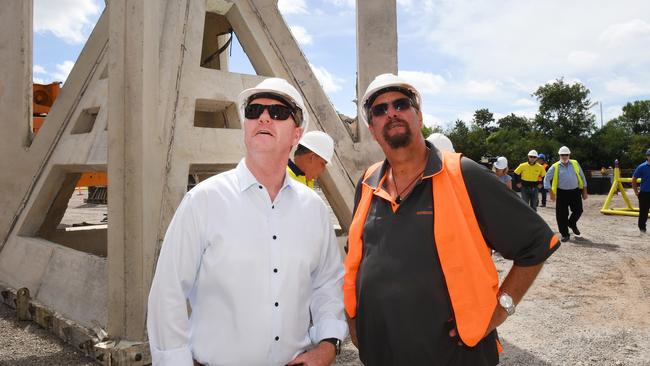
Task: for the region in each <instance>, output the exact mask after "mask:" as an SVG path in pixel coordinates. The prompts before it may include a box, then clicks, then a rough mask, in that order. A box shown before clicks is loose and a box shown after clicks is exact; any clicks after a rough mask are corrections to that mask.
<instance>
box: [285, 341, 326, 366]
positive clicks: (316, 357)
mask: <svg viewBox="0 0 650 366" xmlns="http://www.w3.org/2000/svg"><path fill="white" fill-rule="evenodd" d="M335 359H336V347H334V345H333V344H331V343H328V342H320V343H319V344H318V346H316V347H315V348H312V349H311V350H309V351H307V352H305V353H301V354H299V355H298V356H297V357H296V358H294V359H293V360H292V361H291V362H289V363H288V364H287V365H305V366H329V365H331V364H332V363H333V362H334V360H335Z"/></svg>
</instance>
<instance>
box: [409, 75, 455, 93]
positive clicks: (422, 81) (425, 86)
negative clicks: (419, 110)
mask: <svg viewBox="0 0 650 366" xmlns="http://www.w3.org/2000/svg"><path fill="white" fill-rule="evenodd" d="M398 74H399V76H400V77H402V78H404V80H406V81H407V82H409V83H411V84H413V86H414V87H415V88H416V89H417V90H418V91H419V92H420V93H422V94H437V93H439V92H440V91H441V90H442V88H444V86H445V85H446V84H447V81H445V78H443V77H442V76H440V75H436V74H433V73H430V72H422V71H406V70H400V71H399V72H398Z"/></svg>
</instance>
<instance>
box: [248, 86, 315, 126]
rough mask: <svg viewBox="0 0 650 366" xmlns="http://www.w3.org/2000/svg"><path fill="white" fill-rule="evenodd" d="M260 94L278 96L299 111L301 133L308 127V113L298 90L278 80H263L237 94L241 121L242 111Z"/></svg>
mask: <svg viewBox="0 0 650 366" xmlns="http://www.w3.org/2000/svg"><path fill="white" fill-rule="evenodd" d="M260 93H269V94H275V95H278V96H280V97H281V98H282V99H284V100H285V101H286V102H288V103H289V104H292V106H293V107H296V108H298V109H300V112H301V114H302V122H301V123H300V127H302V130H303V131H306V130H307V126H309V113H307V110H306V108H305V102H304V101H303V99H302V96H301V95H300V93H298V90H296V88H294V87H293V85H291V84H289V83H288V82H287V81H286V80H284V79H280V78H268V79H265V80H264V81H262V82H261V83H259V84H257V86H256V87H254V88H250V89H246V90H244V91H243V92H241V93H240V94H239V97H238V98H237V103H238V104H239V117H240V118H241V119H242V121H243V120H244V119H245V117H244V109H245V108H246V106H247V105H248V102H249V101H250V98H251V97H252V96H255V95H256V94H260Z"/></svg>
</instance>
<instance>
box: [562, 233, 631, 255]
mask: <svg viewBox="0 0 650 366" xmlns="http://www.w3.org/2000/svg"><path fill="white" fill-rule="evenodd" d="M571 243H572V244H574V245H577V246H580V247H585V248H594V249H602V250H606V251H608V252H618V251H619V250H620V245H617V244H609V243H594V242H592V241H591V240H589V239H586V238H578V237H575V236H574V237H571Z"/></svg>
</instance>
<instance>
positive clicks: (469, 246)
mask: <svg viewBox="0 0 650 366" xmlns="http://www.w3.org/2000/svg"><path fill="white" fill-rule="evenodd" d="M460 159H461V154H457V153H450V152H444V153H443V165H442V169H441V170H440V172H438V173H437V174H435V175H434V176H433V178H432V179H433V182H432V187H435V189H433V193H432V194H433V204H434V220H433V230H434V236H435V243H436V249H437V251H438V256H439V257H440V264H441V267H442V271H443V274H444V277H445V282H446V284H447V289H448V291H449V298H450V300H451V306H452V309H453V312H454V317H455V320H456V327H457V329H458V333H459V335H460V338H461V339H462V341H463V342H464V343H465V344H466V345H468V346H470V347H473V346H475V345H476V344H477V343H478V342H479V341H480V340H481V339H483V336H484V335H485V332H486V330H487V327H488V325H489V323H490V319H491V318H492V314H493V312H494V309H495V308H496V304H497V292H498V286H499V278H498V275H497V271H496V268H495V266H494V263H493V262H492V257H491V251H490V248H489V247H488V246H487V244H486V243H485V240H484V239H483V235H482V233H481V229H480V227H479V225H478V222H477V221H476V217H475V216H474V210H473V208H472V203H471V201H470V198H469V195H468V193H467V188H466V187H465V182H464V180H463V175H462V172H461V165H460ZM380 166H381V163H377V164H374V165H373V166H372V167H370V168H369V169H368V171H367V172H366V174H365V177H364V180H365V178H367V177H368V176H369V175H370V174H372V172H374V171H375V170H376V169H378V168H379V167H380ZM362 184H363V185H362V188H361V199H360V200H359V204H358V205H357V211H356V212H355V214H354V218H353V219H352V224H351V226H350V231H349V237H348V256H347V257H346V259H345V277H344V279H343V295H344V302H345V310H346V313H347V314H348V316H349V317H351V318H353V317H355V316H356V313H357V298H356V280H357V272H358V270H359V265H360V263H361V257H362V250H363V226H364V223H365V221H366V216H367V215H368V210H369V208H370V203H371V201H372V198H373V188H372V187H370V186H368V185H366V184H365V183H362ZM442 212H444V214H435V213H442Z"/></svg>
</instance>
